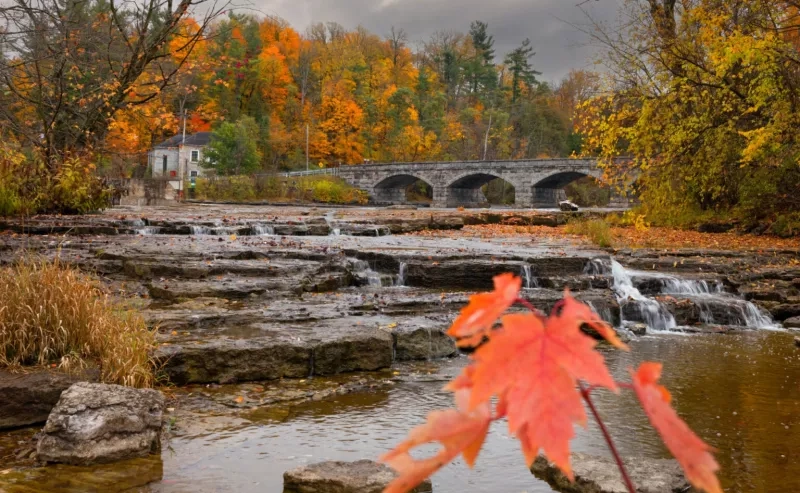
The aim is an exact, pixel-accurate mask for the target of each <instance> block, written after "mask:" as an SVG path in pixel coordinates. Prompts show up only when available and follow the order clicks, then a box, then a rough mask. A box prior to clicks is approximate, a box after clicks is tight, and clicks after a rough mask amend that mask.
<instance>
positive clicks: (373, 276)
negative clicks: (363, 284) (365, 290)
mask: <svg viewBox="0 0 800 493" xmlns="http://www.w3.org/2000/svg"><path fill="white" fill-rule="evenodd" d="M351 262H352V264H353V271H354V272H355V273H357V274H360V275H361V276H363V277H364V278H365V279H366V280H367V285H368V286H370V287H375V288H379V287H381V286H383V280H382V279H381V275H380V274H379V273H378V272H375V271H374V270H372V268H370V266H369V263H368V262H366V261H364V260H359V259H353V260H351Z"/></svg>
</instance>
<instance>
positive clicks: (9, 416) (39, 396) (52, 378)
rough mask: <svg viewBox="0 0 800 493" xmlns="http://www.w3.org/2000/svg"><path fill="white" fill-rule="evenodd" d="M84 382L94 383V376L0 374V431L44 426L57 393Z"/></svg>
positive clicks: (52, 372)
mask: <svg viewBox="0 0 800 493" xmlns="http://www.w3.org/2000/svg"><path fill="white" fill-rule="evenodd" d="M87 380H89V381H94V380H97V372H85V373H83V374H81V375H67V374H65V373H61V372H55V371H48V370H37V371H31V372H28V373H9V372H6V371H0V429H5V428H18V427H21V426H30V425H35V424H39V423H44V422H45V421H47V416H48V415H49V414H50V411H51V410H52V409H53V407H54V406H55V405H56V403H57V402H58V399H59V398H60V397H61V393H62V392H63V391H64V390H66V389H68V388H69V387H70V386H71V385H72V384H74V383H77V382H82V381H87Z"/></svg>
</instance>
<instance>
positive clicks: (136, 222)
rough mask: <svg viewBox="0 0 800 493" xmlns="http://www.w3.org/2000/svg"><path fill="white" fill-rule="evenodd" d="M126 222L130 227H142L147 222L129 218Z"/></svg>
mask: <svg viewBox="0 0 800 493" xmlns="http://www.w3.org/2000/svg"><path fill="white" fill-rule="evenodd" d="M128 224H130V225H131V227H132V228H136V229H142V228H144V227H145V226H147V224H145V222H144V221H143V220H141V219H131V220H130V221H128Z"/></svg>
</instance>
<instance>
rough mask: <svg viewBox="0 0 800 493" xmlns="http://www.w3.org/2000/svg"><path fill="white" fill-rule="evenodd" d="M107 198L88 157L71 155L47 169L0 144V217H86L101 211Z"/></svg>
mask: <svg viewBox="0 0 800 493" xmlns="http://www.w3.org/2000/svg"><path fill="white" fill-rule="evenodd" d="M108 199H109V191H108V190H107V189H106V187H105V186H104V184H103V181H102V179H101V178H99V177H98V176H97V173H96V166H95V164H94V160H93V159H92V156H90V155H88V154H87V155H85V156H71V157H68V158H66V159H64V160H63V161H61V162H58V163H54V164H52V165H49V166H48V165H45V163H44V162H43V161H42V160H41V159H39V158H38V157H37V156H29V155H26V154H25V153H23V152H22V151H21V150H19V149H17V148H15V147H13V146H12V145H10V144H8V143H0V216H18V215H32V214H43V213H56V214H86V213H89V212H95V211H99V210H102V209H104V208H105V207H106V206H107V205H108V203H109V200H108Z"/></svg>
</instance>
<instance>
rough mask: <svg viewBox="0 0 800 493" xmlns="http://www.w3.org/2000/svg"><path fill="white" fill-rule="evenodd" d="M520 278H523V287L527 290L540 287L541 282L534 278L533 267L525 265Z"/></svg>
mask: <svg viewBox="0 0 800 493" xmlns="http://www.w3.org/2000/svg"><path fill="white" fill-rule="evenodd" d="M520 277H522V282H523V287H524V288H525V289H533V288H538V287H539V281H538V280H537V279H536V278H535V277H533V274H532V273H531V266H530V265H528V264H525V265H523V266H522V268H521V269H520Z"/></svg>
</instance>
